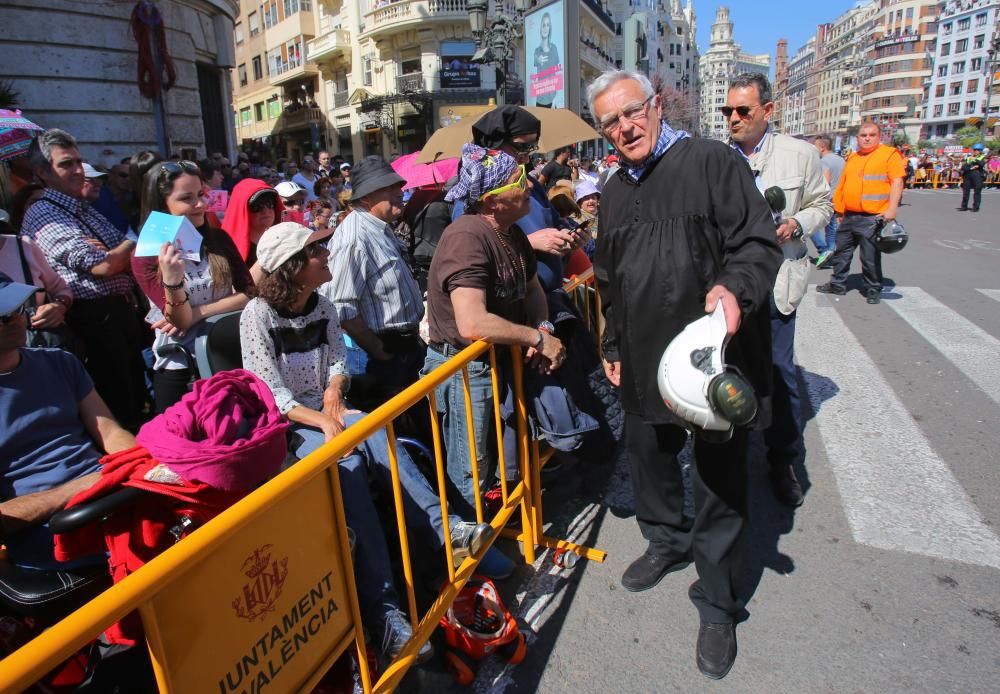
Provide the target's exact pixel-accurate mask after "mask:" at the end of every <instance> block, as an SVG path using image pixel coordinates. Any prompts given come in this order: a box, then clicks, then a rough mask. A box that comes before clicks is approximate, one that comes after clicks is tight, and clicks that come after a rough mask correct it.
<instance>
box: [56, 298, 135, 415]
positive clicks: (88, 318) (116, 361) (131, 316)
mask: <svg viewBox="0 0 1000 694" xmlns="http://www.w3.org/2000/svg"><path fill="white" fill-rule="evenodd" d="M66 322H67V323H69V326H70V327H71V328H72V329H73V331H74V332H75V333H76V334H77V336H78V337H79V338H80V339H81V340H83V343H84V344H85V345H86V347H87V360H86V363H85V365H86V367H87V373H89V374H90V377H91V378H92V379H94V387H95V388H96V389H97V393H98V394H99V395H100V396H101V398H103V400H104V402H105V403H107V405H108V408H110V410H111V413H112V414H113V415H114V416H115V419H117V420H118V423H119V424H121V425H122V426H123V427H125V428H127V429H135V428H137V427H138V425H139V424H141V423H142V410H143V406H144V405H145V402H146V393H145V390H146V387H145V365H144V364H143V361H142V334H141V332H140V321H139V318H138V316H137V314H136V310H135V308H134V307H133V306H132V303H131V297H128V296H124V295H116V296H108V297H103V298H100V299H77V300H76V301H74V302H73V305H72V306H71V307H70V309H69V312H68V313H67V314H66Z"/></svg>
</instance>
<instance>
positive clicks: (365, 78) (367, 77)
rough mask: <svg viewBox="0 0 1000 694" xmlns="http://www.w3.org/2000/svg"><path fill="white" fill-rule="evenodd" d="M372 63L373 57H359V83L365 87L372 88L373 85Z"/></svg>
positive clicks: (373, 61)
mask: <svg viewBox="0 0 1000 694" xmlns="http://www.w3.org/2000/svg"><path fill="white" fill-rule="evenodd" d="M374 63H375V56H373V55H370V54H369V55H365V56H362V57H361V81H362V82H363V83H364V85H365V86H366V87H370V86H372V84H374V75H373V74H372V73H373V72H374V69H373V68H374Z"/></svg>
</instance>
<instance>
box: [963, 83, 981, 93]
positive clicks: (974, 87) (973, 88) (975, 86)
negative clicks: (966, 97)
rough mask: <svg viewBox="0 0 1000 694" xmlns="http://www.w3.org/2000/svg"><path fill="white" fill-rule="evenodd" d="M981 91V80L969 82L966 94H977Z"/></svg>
mask: <svg viewBox="0 0 1000 694" xmlns="http://www.w3.org/2000/svg"><path fill="white" fill-rule="evenodd" d="M978 91H979V80H969V83H968V84H967V85H965V93H966V94H975V93H976V92H978Z"/></svg>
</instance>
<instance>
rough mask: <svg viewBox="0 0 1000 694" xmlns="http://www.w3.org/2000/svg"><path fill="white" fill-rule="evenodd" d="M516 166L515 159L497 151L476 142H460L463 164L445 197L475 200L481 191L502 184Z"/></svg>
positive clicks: (452, 199)
mask: <svg viewBox="0 0 1000 694" xmlns="http://www.w3.org/2000/svg"><path fill="white" fill-rule="evenodd" d="M516 168H517V160H516V159H515V158H514V157H512V156H510V155H509V154H507V153H506V152H501V151H499V150H489V149H484V148H483V147H480V146H478V145H474V144H471V143H470V144H465V145H462V167H461V169H459V171H458V183H457V184H455V187H454V188H452V189H451V190H449V191H448V194H447V195H446V196H445V200H447V201H448V202H454V201H455V200H463V201H465V202H466V203H470V202H475V201H476V200H478V199H479V198H481V197H483V194H484V193H488V192H489V191H491V190H493V189H495V188H499V187H500V186H502V185H503V184H504V183H505V182H506V181H507V179H508V178H510V175H511V174H512V173H514V170H515V169H516Z"/></svg>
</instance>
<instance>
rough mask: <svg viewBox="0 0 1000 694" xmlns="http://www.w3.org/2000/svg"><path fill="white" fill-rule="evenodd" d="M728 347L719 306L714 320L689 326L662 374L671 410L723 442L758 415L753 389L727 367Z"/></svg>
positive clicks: (660, 379) (667, 356)
mask: <svg viewBox="0 0 1000 694" xmlns="http://www.w3.org/2000/svg"><path fill="white" fill-rule="evenodd" d="M727 342H728V337H727V335H726V315H725V311H724V310H723V308H722V302H721V301H720V302H719V303H718V305H717V306H716V308H715V311H713V312H712V314H711V315H707V316H704V317H702V318H699V319H698V320H696V321H693V322H692V323H689V324H688V325H687V326H686V327H685V328H684V330H682V331H681V333H680V334H679V335H677V337H675V338H674V339H673V340H671V342H670V344H669V345H667V349H666V350H665V351H664V352H663V356H662V357H661V358H660V365H659V370H658V373H657V386H658V387H659V390H660V396H661V397H662V398H663V402H664V403H665V404H666V406H667V407H668V408H670V410H671V411H672V412H673V413H674V414H676V415H677V416H678V417H680V418H681V419H683V420H684V421H685V422H688V423H689V424H691V425H692V427H693V428H694V429H695V430H696V431H697V432H698V433H699V434H701V435H702V436H703V438H711V439H713V440H720V441H725V440H728V439H729V437H730V436H732V433H733V428H734V427H737V426H746V425H748V424H750V423H751V422H752V421H753V420H754V418H755V417H756V416H757V396H756V394H755V393H754V390H753V387H752V386H751V385H750V383H749V382H747V380H746V379H745V378H743V375H742V374H741V373H740V372H739V370H738V369H736V368H735V367H732V366H727V365H726V364H725V347H726V343H727ZM706 434H707V435H708V436H706Z"/></svg>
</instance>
